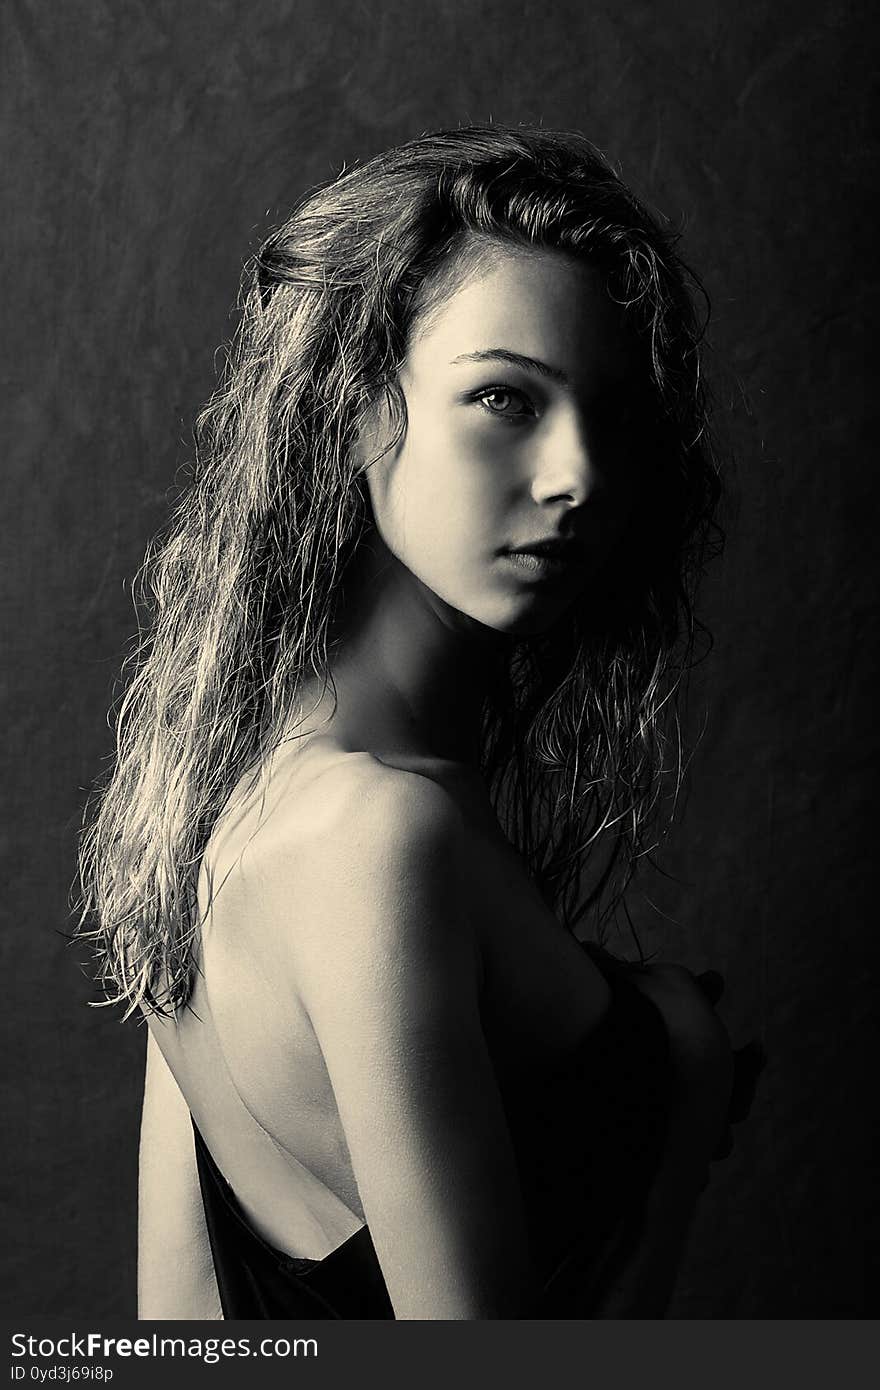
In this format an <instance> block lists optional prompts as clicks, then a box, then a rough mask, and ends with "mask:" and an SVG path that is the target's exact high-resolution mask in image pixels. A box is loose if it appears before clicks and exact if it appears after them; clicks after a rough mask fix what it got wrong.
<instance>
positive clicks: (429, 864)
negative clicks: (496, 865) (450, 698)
mask: <svg viewBox="0 0 880 1390" xmlns="http://www.w3.org/2000/svg"><path fill="white" fill-rule="evenodd" d="M434 772H435V769H434V768H433V766H432V765H431V764H430V763H426V764H424V766H419V767H418V768H416V767H412V766H398V765H393V764H391V763H389V762H385V761H383V760H382V759H381V758H379V757H377V756H375V755H374V754H372V753H369V752H363V751H350V750H347V749H340V748H339V747H337V746H334V745H333V744H331V743H330V742H329V741H327V742H326V743H325V744H324V745H322V746H314V745H310V746H309V748H308V749H306V750H304V752H303V753H302V754H301V755H300V754H297V753H293V754H291V755H286V756H282V757H280V758H278V759H277V760H276V765H275V766H274V767H273V769H272V770H271V773H270V775H269V777H268V778H267V779H264V780H263V782H262V783H261V784H257V783H256V782H255V783H254V784H253V788H252V790H251V791H250V792H249V793H248V794H247V797H242V798H240V799H239V801H238V803H237V804H236V805H233V806H232V807H231V808H230V809H229V810H228V811H227V813H226V814H225V817H224V823H225V826H226V829H225V830H224V829H223V828H222V827H218V832H217V833H216V834H215V836H214V839H213V845H212V847H211V855H210V859H211V861H212V862H211V863H210V865H209V867H210V868H211V870H212V873H213V877H214V878H217V877H218V876H219V875H220V874H222V873H223V872H224V871H225V869H226V868H227V867H228V866H229V865H231V864H233V863H234V864H235V866H236V871H237V875H238V876H239V877H240V878H241V879H242V880H243V881H244V882H246V883H247V884H248V885H249V890H250V891H249V896H250V893H255V894H256V895H257V896H258V897H259V900H260V902H261V904H262V907H263V910H264V911H265V912H266V913H268V915H269V916H270V917H273V918H279V917H280V918H284V917H286V916H288V915H289V914H291V913H294V914H295V916H296V918H297V921H298V922H299V923H301V924H302V926H301V928H300V930H299V933H298V934H299V935H300V936H301V937H303V938H305V937H306V936H307V935H308V931H307V923H308V921H309V920H311V919H313V918H319V919H320V922H321V924H322V927H323V926H324V925H325V924H326V923H327V922H328V921H329V920H331V919H334V918H338V917H340V916H345V918H346V920H347V921H353V922H356V921H357V920H372V919H375V918H376V917H377V915H378V914H379V912H380V909H381V911H382V914H383V916H384V919H385V920H386V921H389V920H394V919H395V918H396V919H400V916H401V913H400V909H401V907H402V906H403V905H404V904H405V902H414V901H415V900H416V898H419V899H424V898H425V895H426V894H427V895H428V896H433V897H434V898H436V897H437V895H438V893H439V890H440V889H441V888H442V889H443V895H444V896H445V895H448V893H449V891H450V890H451V888H452V886H453V882H454V880H456V879H458V878H459V877H460V875H461V874H462V873H463V872H464V870H465V867H466V862H467V857H468V846H469V836H468V834H467V828H466V817H465V815H464V813H463V811H462V808H461V805H460V802H459V800H458V799H457V798H456V796H455V794H454V790H453V789H451V788H450V786H448V785H446V784H445V781H444V777H443V769H442V767H441V766H440V765H438V767H437V769H436V774H437V775H431V774H433V773H434Z"/></svg>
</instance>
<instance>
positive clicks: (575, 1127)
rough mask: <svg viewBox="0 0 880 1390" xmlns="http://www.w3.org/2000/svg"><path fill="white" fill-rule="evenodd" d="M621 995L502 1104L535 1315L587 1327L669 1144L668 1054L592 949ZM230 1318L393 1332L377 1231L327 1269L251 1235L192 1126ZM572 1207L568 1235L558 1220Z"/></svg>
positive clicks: (644, 1006)
mask: <svg viewBox="0 0 880 1390" xmlns="http://www.w3.org/2000/svg"><path fill="white" fill-rule="evenodd" d="M584 949H585V950H586V951H588V953H589V954H590V956H591V957H592V959H593V960H594V961H595V963H596V965H597V966H598V967H599V969H600V970H601V971H602V973H603V975H604V976H605V978H606V979H607V981H608V983H609V985H610V986H611V992H612V998H611V1005H610V1008H609V1009H608V1011H607V1013H606V1014H605V1016H604V1017H603V1019H602V1020H601V1022H600V1023H599V1025H598V1026H597V1027H596V1028H595V1029H594V1030H593V1031H592V1032H591V1033H590V1034H589V1035H588V1037H587V1038H585V1039H584V1042H583V1043H582V1044H581V1045H580V1046H579V1047H578V1048H576V1049H575V1050H574V1052H573V1053H572V1054H571V1055H570V1056H569V1057H568V1058H567V1059H566V1061H565V1063H564V1064H563V1065H562V1066H561V1067H559V1068H558V1069H557V1070H556V1071H555V1072H554V1073H553V1075H552V1076H551V1077H549V1078H543V1079H542V1082H541V1085H540V1087H537V1088H536V1087H535V1086H532V1087H524V1088H523V1092H522V1095H521V1096H517V1095H514V1096H513V1097H509V1098H507V1100H506V1103H505V1110H506V1115H507V1122H508V1126H509V1128H510V1133H511V1139H512V1142H513V1148H514V1153H515V1154H516V1159H517V1165H518V1168H519V1177H520V1184H521V1188H522V1193H523V1200H524V1203H525V1210H526V1217H527V1222H528V1230H529V1241H530V1253H531V1258H532V1264H533V1268H534V1269H535V1270H536V1271H537V1272H538V1276H539V1283H540V1288H541V1293H540V1295H539V1298H538V1300H537V1302H536V1304H535V1306H534V1307H533V1308H530V1309H528V1310H525V1313H524V1315H525V1316H530V1317H538V1318H565V1317H589V1316H590V1312H591V1309H592V1308H593V1307H594V1306H595V1303H596V1300H597V1298H598V1297H599V1295H600V1294H601V1293H602V1291H603V1290H604V1289H605V1288H606V1287H607V1285H608V1283H609V1281H610V1280H611V1279H612V1278H613V1277H614V1273H615V1270H617V1269H618V1268H619V1267H620V1266H622V1265H623V1264H624V1263H625V1261H626V1259H627V1257H628V1255H629V1253H630V1251H631V1250H632V1249H633V1248H634V1247H635V1245H636V1244H637V1242H638V1240H639V1234H640V1229H641V1222H642V1207H643V1203H644V1199H645V1196H646V1194H647V1190H648V1187H649V1186H650V1182H651V1179H652V1177H653V1175H654V1173H655V1172H656V1169H657V1166H658V1164H659V1161H660V1157H661V1154H662V1150H663V1145H664V1141H665V1135H666V1117H667V1113H668V1106H669V1084H670V1081H669V1040H668V1036H667V1032H666V1025H665V1023H664V1021H663V1018H662V1015H661V1014H660V1012H659V1010H658V1009H657V1008H656V1006H655V1005H654V1004H653V1003H652V1002H651V1001H650V1000H649V999H648V998H647V997H646V996H645V995H643V994H641V993H640V992H639V991H638V990H637V989H636V988H635V986H634V985H633V984H632V982H631V980H630V979H629V978H628V967H627V965H626V964H625V963H624V962H622V961H618V960H616V959H615V958H614V957H613V956H611V955H609V954H608V952H606V951H603V950H602V949H601V948H600V947H598V946H594V945H591V944H585V946H584ZM193 1129H194V1131H195V1142H196V1161H197V1164H198V1171H199V1182H200V1184H201V1189H202V1199H203V1202H204V1207H205V1218H206V1222H207V1227H208V1235H209V1237H210V1241H211V1251H212V1253H213V1257H214V1269H215V1272H216V1275H217V1286H218V1289H219V1292H220V1302H221V1305H222V1307H223V1316H224V1317H225V1318H393V1317H394V1311H393V1308H392V1306H391V1302H390V1299H389V1297H388V1292H387V1290H386V1288H385V1281H384V1279H383V1277H382V1271H381V1269H380V1267H379V1261H378V1258H377V1256H376V1251H375V1249H374V1247H373V1242H372V1239H371V1237H370V1232H369V1230H368V1228H367V1227H366V1226H364V1227H362V1228H361V1229H360V1230H359V1231H356V1232H355V1234H354V1235H352V1236H350V1237H349V1238H348V1240H346V1241H344V1242H343V1244H342V1245H340V1246H338V1247H337V1249H336V1250H334V1251H333V1252H332V1253H331V1254H329V1255H327V1256H326V1257H325V1258H324V1259H322V1260H307V1259H297V1258H294V1257H292V1256H290V1255H285V1254H282V1252H281V1251H279V1250H275V1249H274V1248H273V1247H272V1246H271V1245H269V1244H268V1242H267V1241H265V1240H263V1239H262V1237H261V1236H259V1235H258V1234H257V1233H256V1231H254V1230H253V1229H252V1227H251V1226H250V1225H249V1223H248V1220H247V1218H246V1217H245V1215H244V1213H243V1211H242V1210H241V1207H240V1206H239V1204H238V1202H237V1201H236V1198H235V1195H234V1193H233V1191H232V1188H231V1187H230V1186H229V1184H228V1183H227V1181H226V1179H225V1178H224V1177H223V1175H222V1174H221V1173H220V1171H219V1169H218V1168H217V1166H216V1164H215V1163H214V1161H213V1159H212V1157H211V1155H210V1153H209V1152H208V1149H207V1147H206V1145H205V1142H204V1140H203V1139H202V1137H201V1135H200V1134H199V1132H198V1130H197V1129H196V1127H195V1123H194V1124H193ZM560 1199H562V1208H563V1210H564V1212H565V1218H564V1229H562V1230H560V1229H559V1225H560V1223H559V1222H558V1221H554V1220H548V1217H547V1213H548V1211H551V1210H552V1209H553V1208H554V1206H555V1207H556V1208H557V1209H558V1208H559V1206H560Z"/></svg>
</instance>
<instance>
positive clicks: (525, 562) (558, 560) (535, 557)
mask: <svg viewBox="0 0 880 1390" xmlns="http://www.w3.org/2000/svg"><path fill="white" fill-rule="evenodd" d="M501 554H502V559H504V560H506V561H508V563H509V564H510V565H511V566H512V567H513V568H514V569H516V570H517V571H518V572H519V573H520V574H521V575H522V576H523V577H524V578H527V577H532V578H535V579H556V578H563V577H565V576H567V575H571V574H574V573H575V572H576V571H577V570H579V569H582V568H583V564H584V556H583V552H582V551H581V550H580V549H577V550H575V549H565V550H562V549H559V550H504V551H502V552H501Z"/></svg>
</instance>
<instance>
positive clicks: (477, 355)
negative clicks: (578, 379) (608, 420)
mask: <svg viewBox="0 0 880 1390" xmlns="http://www.w3.org/2000/svg"><path fill="white" fill-rule="evenodd" d="M493 358H494V359H495V360H496V361H501V362H509V363H510V364H511V365H512V366H514V367H522V368H523V369H524V370H525V371H527V372H528V371H532V372H537V373H538V374H539V376H546V377H549V378H550V380H551V381H558V382H559V383H560V384H561V385H563V386H570V385H571V382H570V381H569V378H568V377H567V376H566V374H565V372H563V371H562V370H561V369H560V368H559V367H551V366H549V364H548V363H547V362H542V361H541V360H540V358H537V357H526V356H525V354H524V353H521V352H511V351H510V349H509V348H482V349H481V350H480V351H479V352H462V353H460V354H459V356H458V357H453V359H452V361H451V362H450V364H449V365H450V366H451V367H454V366H456V365H457V364H458V363H459V362H488V361H489V360H490V359H493Z"/></svg>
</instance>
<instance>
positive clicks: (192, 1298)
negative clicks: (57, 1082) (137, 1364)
mask: <svg viewBox="0 0 880 1390" xmlns="http://www.w3.org/2000/svg"><path fill="white" fill-rule="evenodd" d="M157 1026H170V1025H161V1024H159V1025H157ZM138 1317H140V1318H161V1319H165V1318H193V1319H198V1320H200V1321H201V1320H204V1321H207V1320H212V1319H215V1318H222V1317H223V1313H222V1311H221V1309H220V1297H219V1294H218V1292H217V1283H216V1280H215V1278H214V1265H213V1262H212V1259H211V1249H210V1245H209V1243H208V1231H207V1227H206V1226H205V1214H204V1208H203V1206H202V1194H201V1191H200V1188H199V1176H198V1171H197V1169H196V1156H195V1145H194V1141H193V1131H192V1123H191V1120H190V1113H189V1109H188V1107H187V1104H186V1101H185V1100H184V1099H183V1096H182V1095H181V1094H180V1089H179V1087H178V1085H177V1082H176V1081H175V1079H174V1077H173V1075H172V1073H171V1070H170V1069H169V1067H168V1064H167V1062H166V1061H165V1058H164V1057H163V1056H162V1053H161V1051H160V1049H159V1045H158V1043H157V1042H156V1039H155V1038H154V1036H153V1034H152V1032H150V1034H149V1038H148V1041H147V1070H146V1079H145V1083H144V1108H143V1115H142V1119H141V1143H140V1162H139V1174H138Z"/></svg>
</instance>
